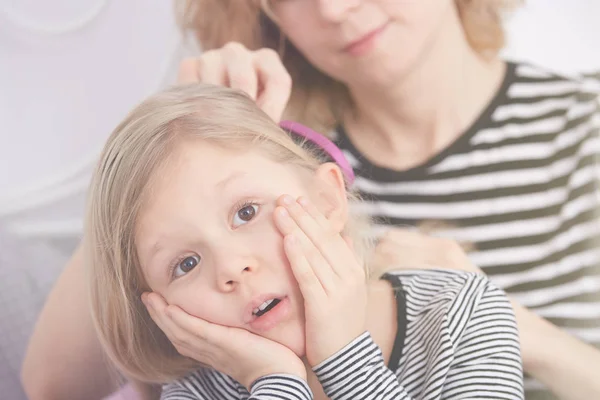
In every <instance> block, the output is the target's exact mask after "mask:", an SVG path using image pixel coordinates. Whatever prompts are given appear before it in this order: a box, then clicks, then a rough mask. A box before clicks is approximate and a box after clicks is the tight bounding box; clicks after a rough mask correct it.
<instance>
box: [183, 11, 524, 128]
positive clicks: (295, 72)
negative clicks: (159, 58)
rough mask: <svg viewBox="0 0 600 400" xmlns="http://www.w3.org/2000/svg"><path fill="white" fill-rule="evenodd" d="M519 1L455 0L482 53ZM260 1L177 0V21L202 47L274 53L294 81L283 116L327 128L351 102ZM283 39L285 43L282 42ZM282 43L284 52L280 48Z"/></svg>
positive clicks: (500, 41) (498, 37)
mask: <svg viewBox="0 0 600 400" xmlns="http://www.w3.org/2000/svg"><path fill="white" fill-rule="evenodd" d="M523 1H524V0H455V4H456V7H457V10H458V14H459V16H460V19H461V22H462V26H463V30H464V32H465V35H466V38H467V40H468V42H469V44H470V45H471V47H472V48H473V49H474V50H475V51H477V52H478V53H479V54H480V55H481V56H483V57H485V58H490V57H494V56H496V55H497V53H498V51H499V50H500V49H502V47H504V44H505V34H504V29H503V25H502V19H503V14H504V13H505V12H507V11H508V10H510V9H512V8H514V7H515V6H516V5H518V4H520V3H522V2H523ZM264 3H268V2H264V1H260V0H243V1H240V0H177V1H176V3H175V4H176V11H177V17H178V20H179V24H180V26H181V27H182V28H183V29H184V30H188V31H191V32H192V33H193V34H194V36H195V38H196V40H197V41H198V42H199V43H200V45H201V47H202V48H203V49H204V50H211V49H217V48H220V47H222V46H224V45H225V44H227V43H228V42H239V43H242V44H243V45H244V46H246V47H247V48H249V49H251V50H257V49H260V48H271V49H273V50H275V51H278V52H279V53H280V56H281V57H282V61H283V64H284V65H285V67H286V68H287V70H288V72H289V73H290V75H291V77H292V80H293V82H294V86H293V89H292V95H291V97H290V102H289V105H288V109H287V110H286V112H287V114H286V116H287V118H289V119H292V120H294V121H298V122H302V123H304V124H305V125H308V126H310V127H312V128H313V129H316V130H318V131H320V132H330V131H331V129H332V128H333V127H334V126H335V125H336V123H337V122H339V121H340V120H341V115H342V114H343V112H344V111H345V110H346V109H347V108H348V106H349V105H350V104H351V101H350V95H349V93H348V90H347V88H346V87H345V86H344V85H343V84H341V83H340V82H338V81H336V80H334V79H332V78H331V77H329V76H327V75H325V74H324V73H323V72H321V71H319V70H318V69H317V68H315V67H314V66H313V65H312V64H311V63H310V62H309V61H308V60H307V59H306V58H305V57H304V56H303V55H302V54H301V53H300V52H299V51H298V50H297V49H296V48H295V47H294V46H293V45H292V44H291V43H290V42H289V41H285V38H284V37H283V35H282V33H281V32H280V30H279V28H278V27H277V25H276V24H275V23H274V22H273V21H272V20H271V19H270V18H269V17H268V15H267V13H266V12H265V10H264V8H265V7H264ZM283 41H285V42H284V43H285V46H282V42H283ZM282 47H284V48H285V51H284V52H281V51H280V50H281V49H282Z"/></svg>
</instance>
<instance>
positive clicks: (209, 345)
mask: <svg viewBox="0 0 600 400" xmlns="http://www.w3.org/2000/svg"><path fill="white" fill-rule="evenodd" d="M142 300H143V301H144V304H146V308H147V309H148V312H149V313H150V316H151V317H152V319H153V320H154V322H155V323H156V324H157V325H158V326H159V328H160V329H161V330H162V331H163V332H164V333H165V335H167V337H168V338H169V340H170V341H171V343H173V345H174V346H175V348H176V349H177V351H178V352H179V353H180V354H181V355H184V356H186V357H190V358H192V359H194V360H196V361H198V362H199V363H202V364H205V365H208V366H210V367H212V368H214V369H216V370H217V371H219V372H222V373H224V374H227V375H229V376H231V377H232V378H234V379H235V380H237V381H238V382H240V383H241V384H242V385H244V386H245V387H246V388H247V389H248V390H249V391H250V387H251V385H252V383H253V382H254V381H256V380H257V379H258V378H260V377H263V376H267V375H273V374H291V375H295V376H298V377H300V378H302V379H304V380H306V367H305V366H304V364H303V362H302V360H300V358H299V357H298V356H296V354H294V352H292V351H291V350H290V349H288V348H287V347H285V346H283V345H281V344H279V343H276V342H274V341H272V340H268V339H265V338H263V337H261V336H258V335H255V334H252V333H250V332H248V331H246V330H244V329H240V328H230V327H226V326H221V325H216V324H212V323H210V322H207V321H205V320H203V319H200V318H196V317H194V316H191V315H189V314H188V313H186V312H185V311H183V310H182V309H181V308H179V307H177V306H171V305H168V304H167V303H166V302H165V300H164V299H163V298H162V297H161V296H160V295H158V294H156V293H144V294H143V295H142Z"/></svg>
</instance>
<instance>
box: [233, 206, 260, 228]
mask: <svg viewBox="0 0 600 400" xmlns="http://www.w3.org/2000/svg"><path fill="white" fill-rule="evenodd" d="M257 213H258V205H256V204H247V205H245V206H243V207H242V208H240V209H239V210H238V211H237V212H236V213H235V215H234V216H233V227H234V228H237V227H238V226H240V225H244V224H245V223H248V222H250V221H251V220H252V218H254V217H255V216H256V214H257Z"/></svg>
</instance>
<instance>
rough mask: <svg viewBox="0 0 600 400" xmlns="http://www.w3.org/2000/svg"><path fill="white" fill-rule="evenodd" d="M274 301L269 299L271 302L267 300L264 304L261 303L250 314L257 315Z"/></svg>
mask: <svg viewBox="0 0 600 400" xmlns="http://www.w3.org/2000/svg"><path fill="white" fill-rule="evenodd" d="M274 301H275V299H271V300H267V301H265V302H264V303H262V304H261V305H260V306H258V307H256V308H255V309H254V310H253V311H252V313H253V314H257V313H259V312H260V311H263V310H264V309H265V308H267V307H269V305H270V304H271V303H272V302H274Z"/></svg>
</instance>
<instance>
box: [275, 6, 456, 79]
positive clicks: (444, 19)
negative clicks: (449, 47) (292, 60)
mask: <svg viewBox="0 0 600 400" xmlns="http://www.w3.org/2000/svg"><path fill="white" fill-rule="evenodd" d="M270 4H271V5H270V8H271V10H272V12H273V14H274V16H275V18H276V20H277V23H278V25H279V26H280V28H281V29H282V31H283V32H284V33H285V35H286V36H287V38H288V39H289V40H290V41H291V42H292V43H293V44H294V45H295V46H296V47H297V48H298V49H299V50H300V51H301V52H302V53H303V54H304V56H305V57H306V58H307V59H308V60H309V61H311V63H313V64H314V65H315V66H316V67H317V68H319V69H320V70H322V71H323V72H325V73H326V74H327V75H330V76H331V77H333V78H335V79H337V80H339V81H341V82H344V83H345V84H347V85H348V86H350V87H352V86H354V85H357V84H359V85H360V84H363V85H364V84H374V83H376V84H387V83H388V82H397V81H398V79H400V78H402V76H404V75H405V74H407V73H409V72H410V71H411V70H413V69H414V68H416V67H417V65H418V62H419V60H420V58H421V57H424V56H425V54H426V53H427V51H428V50H429V48H431V47H432V46H433V43H434V42H435V40H436V39H437V38H438V37H439V35H441V34H442V32H443V31H444V29H445V28H447V26H448V24H451V23H459V22H458V21H457V20H456V18H453V14H454V12H453V8H452V7H454V1H453V0H271V2H270Z"/></svg>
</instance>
